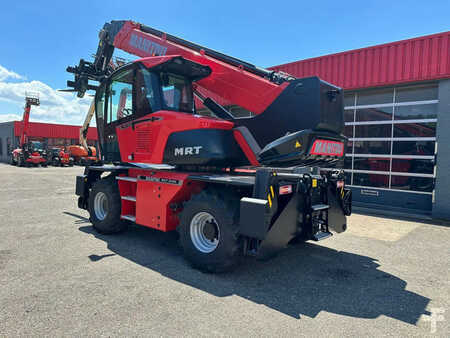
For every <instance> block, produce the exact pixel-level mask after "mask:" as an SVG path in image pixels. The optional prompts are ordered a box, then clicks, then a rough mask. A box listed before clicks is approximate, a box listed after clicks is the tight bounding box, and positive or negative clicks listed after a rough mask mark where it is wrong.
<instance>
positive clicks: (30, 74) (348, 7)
mask: <svg viewBox="0 0 450 338" xmlns="http://www.w3.org/2000/svg"><path fill="white" fill-rule="evenodd" d="M449 12H450V1H448V0H443V1H423V0H422V1H412V0H411V1H392V0H391V1H381V0H379V1H372V0H364V1H361V0H359V1H345V0H342V1H336V0H334V1H328V0H322V1H301V0H297V1H274V0H271V1H265V0H259V1H242V0H241V1H234V0H227V1H214V0H209V1H203V0H196V1H179V0H167V1H151V0H147V1H131V0H130V1H123V0H122V1H114V0H110V1H106V0H103V1H97V0H90V1H83V0H78V1H70V2H69V1H60V0H59V1H45V0H41V1H27V0H22V1H17V2H16V1H3V3H2V6H1V11H0V27H1V28H2V29H1V35H0V36H1V38H0V122H3V121H10V120H20V119H21V118H22V112H23V105H24V94H25V91H27V90H28V91H38V92H39V93H40V98H41V106H40V107H33V109H32V112H31V116H30V119H31V121H39V122H55V123H63V124H81V123H82V121H83V120H84V117H85V115H86V112H87V110H88V108H89V103H90V100H91V98H90V97H88V96H86V97H85V98H83V99H78V98H76V96H75V95H74V94H71V93H63V92H58V91H57V89H62V88H66V81H67V80H70V79H71V74H69V73H67V72H66V71H65V69H66V67H67V66H68V65H76V64H78V62H79V59H80V58H84V59H89V57H90V56H91V55H92V54H93V53H95V51H96V48H97V43H98V31H99V30H100V29H101V28H102V26H103V24H104V23H105V22H108V21H111V20H128V19H131V20H133V21H137V22H140V23H143V24H146V25H147V26H150V27H154V28H157V29H159V30H162V31H166V32H167V33H170V34H173V35H176V36H179V37H181V38H183V39H186V40H190V41H193V42H195V43H198V44H200V45H204V46H206V47H208V48H212V49H215V50H218V51H221V52H224V53H226V54H229V55H231V56H234V57H237V58H240V59H243V60H246V61H248V62H250V63H253V64H255V65H258V66H261V67H270V66H274V65H279V64H283V63H287V62H292V61H297V60H301V59H306V58H310V57H316V56H321V55H326V54H331V53H337V52H341V51H346V50H351V49H356V48H361V47H367V46H372V45H376V44H381V43H386V42H392V41H397V40H403V39H408V38H413V37H417V36H421V35H427V34H433V33H439V32H444V31H448V30H450V20H449V16H448V13H449ZM116 55H119V56H124V54H123V53H120V51H119V53H118V54H116Z"/></svg>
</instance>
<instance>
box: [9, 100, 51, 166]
mask: <svg viewBox="0 0 450 338" xmlns="http://www.w3.org/2000/svg"><path fill="white" fill-rule="evenodd" d="M39 104H40V102H39V94H38V93H26V94H25V109H24V112H23V118H22V132H21V136H20V145H19V148H16V149H14V150H13V151H12V153H11V164H12V165H18V166H19V167H23V166H27V167H28V166H31V165H34V166H38V165H39V164H40V165H42V166H43V167H46V166H47V151H46V149H45V146H44V145H43V144H42V142H40V141H30V140H28V137H27V133H28V127H29V121H30V110H31V106H39Z"/></svg>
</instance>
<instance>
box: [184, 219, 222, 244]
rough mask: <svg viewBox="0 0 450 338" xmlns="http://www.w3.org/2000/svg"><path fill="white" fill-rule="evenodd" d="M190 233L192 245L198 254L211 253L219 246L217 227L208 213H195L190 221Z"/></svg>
mask: <svg viewBox="0 0 450 338" xmlns="http://www.w3.org/2000/svg"><path fill="white" fill-rule="evenodd" d="M190 232H191V241H192V244H194V246H195V248H196V249H197V250H198V251H200V252H203V253H210V252H213V251H214V250H216V248H217V246H218V245H219V240H220V230H219V225H218V224H217V221H216V219H215V218H214V216H212V215H211V214H210V213H207V212H204V211H202V212H199V213H197V214H196V215H195V216H194V217H193V218H192V220H191V225H190Z"/></svg>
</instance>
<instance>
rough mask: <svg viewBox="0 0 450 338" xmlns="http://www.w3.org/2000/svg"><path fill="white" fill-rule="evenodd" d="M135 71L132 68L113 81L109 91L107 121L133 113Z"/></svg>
mask: <svg viewBox="0 0 450 338" xmlns="http://www.w3.org/2000/svg"><path fill="white" fill-rule="evenodd" d="M133 73H134V70H133V69H130V70H128V71H124V72H123V73H120V74H118V75H117V76H116V77H114V78H113V79H112V81H111V85H110V87H109V91H108V116H107V121H106V122H107V123H112V122H115V121H117V120H120V119H122V118H125V117H127V116H130V115H131V114H132V113H133Z"/></svg>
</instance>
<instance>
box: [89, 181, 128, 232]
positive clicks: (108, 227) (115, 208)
mask: <svg viewBox="0 0 450 338" xmlns="http://www.w3.org/2000/svg"><path fill="white" fill-rule="evenodd" d="M120 213H121V200H120V194H119V188H118V186H117V182H116V180H115V178H114V177H113V176H110V177H107V178H104V179H101V180H99V181H97V182H95V183H94V184H93V186H92V190H91V192H90V194H89V214H90V220H91V222H92V224H93V226H94V228H95V230H97V231H98V232H99V233H101V234H113V233H118V232H122V231H124V230H125V229H126V228H127V223H126V222H125V221H123V220H121V219H120Z"/></svg>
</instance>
